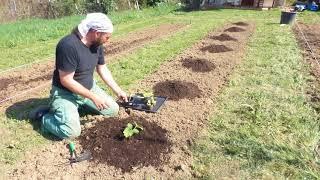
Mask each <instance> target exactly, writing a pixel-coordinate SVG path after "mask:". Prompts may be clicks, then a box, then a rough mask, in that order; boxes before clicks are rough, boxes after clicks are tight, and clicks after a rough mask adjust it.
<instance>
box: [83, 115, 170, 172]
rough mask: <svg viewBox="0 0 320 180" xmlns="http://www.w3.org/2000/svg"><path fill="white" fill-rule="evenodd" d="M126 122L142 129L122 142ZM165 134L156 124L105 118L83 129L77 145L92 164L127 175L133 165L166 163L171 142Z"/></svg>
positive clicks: (135, 117) (128, 119) (141, 119)
mask: <svg viewBox="0 0 320 180" xmlns="http://www.w3.org/2000/svg"><path fill="white" fill-rule="evenodd" d="M129 122H130V123H131V124H134V122H136V123H137V124H138V125H139V126H142V127H143V131H140V133H139V134H137V135H134V136H132V137H131V138H129V139H126V138H124V136H123V133H122V132H123V130H124V129H125V127H126V126H127V123H129ZM166 133H167V131H166V130H165V129H162V128H161V127H160V126H158V125H157V124H155V123H150V122H148V121H146V120H145V119H143V118H141V117H137V116H133V117H129V118H126V119H118V118H106V119H105V120H103V121H100V122H98V123H97V124H96V125H95V126H94V127H92V128H90V129H88V130H86V131H85V132H84V133H83V134H82V135H81V137H80V138H79V142H80V144H81V145H82V147H83V148H84V149H85V150H89V151H90V152H91V153H92V156H93V161H95V162H97V163H107V164H108V165H110V166H114V167H116V168H120V169H121V170H122V171H123V172H129V171H130V170H132V168H133V167H137V166H139V167H141V166H149V165H152V166H154V167H157V166H159V165H160V164H161V163H163V162H165V161H166V160H167V156H165V155H167V154H169V153H170V151H171V148H170V147H171V143H170V142H169V141H168V138H167V136H166Z"/></svg>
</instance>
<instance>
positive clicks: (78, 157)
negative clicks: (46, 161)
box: [68, 142, 92, 165]
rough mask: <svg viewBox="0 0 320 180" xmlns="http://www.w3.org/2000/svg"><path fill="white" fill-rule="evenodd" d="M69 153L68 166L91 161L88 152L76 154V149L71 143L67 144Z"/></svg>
mask: <svg viewBox="0 0 320 180" xmlns="http://www.w3.org/2000/svg"><path fill="white" fill-rule="evenodd" d="M68 148H69V152H70V158H69V161H70V164H71V165H72V164H73V163H77V162H81V161H86V160H90V159H92V155H91V153H90V152H89V151H84V152H83V153H81V154H77V152H76V148H75V145H74V143H73V142H69V144H68Z"/></svg>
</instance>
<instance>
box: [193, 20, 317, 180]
mask: <svg viewBox="0 0 320 180" xmlns="http://www.w3.org/2000/svg"><path fill="white" fill-rule="evenodd" d="M277 18H278V17H277V16H275V17H274V18H271V19H267V20H264V21H257V31H256V33H255V35H254V37H253V38H252V39H251V41H250V44H249V45H248V48H247V55H246V57H245V58H244V60H243V61H244V63H243V65H242V66H241V67H240V68H239V69H238V70H237V71H236V72H234V74H233V76H232V77H231V79H232V80H231V81H230V83H229V85H228V87H227V88H226V89H225V90H224V91H223V93H222V94H221V95H220V97H219V99H218V105H217V108H216V109H215V111H214V112H212V118H211V119H210V128H209V130H208V132H206V133H205V134H206V135H207V136H206V137H204V138H203V139H202V140H201V141H199V142H198V145H197V146H195V147H194V152H195V154H196V156H197V158H198V160H197V161H196V163H195V165H194V168H195V170H196V171H197V172H198V175H199V176H201V177H202V178H203V179H215V178H218V179H219V178H221V176H227V175H230V174H231V175H232V174H233V175H234V176H236V177H238V178H240V179H247V178H249V179H260V178H274V179H286V178H289V179H319V178H320V173H319V172H320V171H319V170H320V168H319V165H318V163H319V162H317V161H316V160H315V156H314V151H313V150H314V147H315V146H316V144H317V142H318V137H319V124H320V123H319V114H317V113H316V112H315V111H314V109H312V108H311V106H310V104H309V103H308V98H307V97H306V95H305V93H306V90H307V88H308V84H307V81H308V79H310V78H311V77H309V75H308V73H307V72H306V71H308V67H307V66H305V65H304V64H303V60H302V56H301V54H300V52H299V49H298V46H297V43H296V40H295V38H294V36H293V33H292V30H291V29H290V27H280V26H279V25H278V24H270V23H272V22H274V21H277ZM224 164H229V165H230V167H231V168H227V169H226V168H225V166H224ZM235 172H236V173H235Z"/></svg>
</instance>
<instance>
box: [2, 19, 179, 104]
mask: <svg viewBox="0 0 320 180" xmlns="http://www.w3.org/2000/svg"><path fill="white" fill-rule="evenodd" d="M184 27H185V25H184V24H162V25H159V26H156V27H152V28H148V29H144V30H141V31H137V32H133V33H129V34H128V35H127V36H125V37H124V38H121V39H118V40H116V41H114V42H112V41H111V42H110V43H109V44H107V45H106V53H107V54H106V62H107V63H108V62H110V60H111V61H112V60H114V59H115V58H116V57H118V56H119V55H124V54H126V53H130V52H131V51H133V50H134V49H136V48H139V47H142V46H143V45H145V44H147V43H150V42H152V41H155V40H157V39H160V38H163V37H165V36H168V35H170V34H173V33H175V32H176V31H178V30H180V29H182V28H184ZM53 69H54V61H48V62H44V63H36V64H32V65H30V66H28V67H23V68H19V69H16V70H12V71H7V72H4V73H2V74H1V75H0V84H1V87H0V102H1V101H2V100H4V99H6V98H8V97H11V96H14V95H18V94H20V93H21V92H23V91H25V90H29V89H32V88H35V87H38V86H39V85H42V84H45V83H48V86H49V84H50V81H51V78H52V75H53Z"/></svg>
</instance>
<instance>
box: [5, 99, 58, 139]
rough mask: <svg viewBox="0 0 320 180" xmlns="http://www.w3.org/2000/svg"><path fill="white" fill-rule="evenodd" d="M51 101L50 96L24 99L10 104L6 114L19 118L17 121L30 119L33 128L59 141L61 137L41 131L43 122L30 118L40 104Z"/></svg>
mask: <svg viewBox="0 0 320 180" xmlns="http://www.w3.org/2000/svg"><path fill="white" fill-rule="evenodd" d="M48 103H49V98H31V99H27V100H23V101H19V102H16V103H14V104H12V105H11V106H9V107H8V108H7V109H6V112H5V114H6V116H7V117H8V118H10V119H13V120H17V121H28V122H29V123H30V124H31V125H32V127H33V130H35V131H37V132H38V133H39V134H41V135H42V136H43V137H44V138H46V139H48V140H51V141H58V140H60V139H59V138H57V137H55V136H53V135H51V134H47V133H42V132H41V128H40V126H41V124H40V121H32V120H30V119H29V112H30V111H31V110H32V109H34V108H36V107H38V106H40V105H47V104H48Z"/></svg>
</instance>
